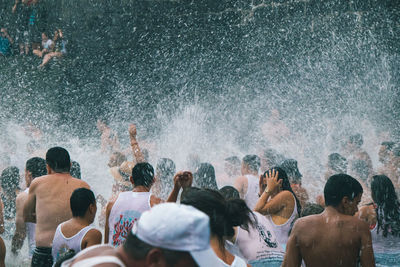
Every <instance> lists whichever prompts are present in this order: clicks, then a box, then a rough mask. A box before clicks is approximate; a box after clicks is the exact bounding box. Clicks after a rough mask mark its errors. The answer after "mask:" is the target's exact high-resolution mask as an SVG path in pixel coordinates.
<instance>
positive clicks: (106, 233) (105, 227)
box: [104, 201, 115, 244]
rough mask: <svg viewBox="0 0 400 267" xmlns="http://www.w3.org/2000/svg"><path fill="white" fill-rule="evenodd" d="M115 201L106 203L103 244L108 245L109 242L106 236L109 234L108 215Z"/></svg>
mask: <svg viewBox="0 0 400 267" xmlns="http://www.w3.org/2000/svg"><path fill="white" fill-rule="evenodd" d="M114 203H115V201H111V202H108V204H107V207H106V224H105V226H104V244H108V242H109V240H108V236H109V235H110V233H109V229H108V227H109V222H108V220H109V218H110V213H111V209H112V207H113V206H114Z"/></svg>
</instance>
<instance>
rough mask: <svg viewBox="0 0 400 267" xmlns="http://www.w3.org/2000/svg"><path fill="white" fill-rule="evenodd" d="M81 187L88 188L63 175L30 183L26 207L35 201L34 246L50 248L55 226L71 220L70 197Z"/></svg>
mask: <svg viewBox="0 0 400 267" xmlns="http://www.w3.org/2000/svg"><path fill="white" fill-rule="evenodd" d="M81 187H85V188H90V187H89V185H88V184H87V183H86V182H84V181H82V180H79V179H76V178H73V177H72V176H70V175H69V174H65V173H56V174H51V175H46V176H42V177H39V178H36V179H35V180H34V181H33V182H32V184H31V186H30V190H29V197H28V201H27V202H29V203H27V205H32V201H35V200H36V202H35V206H34V211H35V212H36V246H42V247H51V245H52V244H51V243H52V241H53V237H54V233H55V231H56V228H57V226H58V225H59V224H60V223H62V222H64V221H67V220H69V219H71V218H72V212H71V207H70V197H71V195H72V192H73V191H74V190H75V189H77V188H81ZM27 205H25V209H24V212H25V211H27ZM28 210H29V207H28ZM24 215H25V214H24Z"/></svg>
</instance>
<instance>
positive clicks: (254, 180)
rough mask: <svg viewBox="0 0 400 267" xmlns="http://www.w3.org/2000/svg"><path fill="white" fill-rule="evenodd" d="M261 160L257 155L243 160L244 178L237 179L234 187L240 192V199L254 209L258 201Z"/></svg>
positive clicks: (248, 156)
mask: <svg viewBox="0 0 400 267" xmlns="http://www.w3.org/2000/svg"><path fill="white" fill-rule="evenodd" d="M259 169H260V158H259V157H258V156H256V155H246V156H245V157H244V158H243V159H242V169H241V172H242V176H240V177H239V178H237V179H236V181H235V184H234V187H235V188H236V189H237V190H238V191H239V194H240V198H242V199H244V201H245V202H246V204H247V206H248V207H249V208H250V209H253V208H254V207H255V205H256V203H257V201H258V198H259V196H258V194H259V191H260V190H259V181H260V179H259V177H258V170H259Z"/></svg>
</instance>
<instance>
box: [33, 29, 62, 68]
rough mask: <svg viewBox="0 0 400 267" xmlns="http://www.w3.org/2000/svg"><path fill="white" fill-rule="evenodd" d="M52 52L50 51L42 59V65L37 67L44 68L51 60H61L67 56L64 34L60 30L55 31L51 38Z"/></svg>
mask: <svg viewBox="0 0 400 267" xmlns="http://www.w3.org/2000/svg"><path fill="white" fill-rule="evenodd" d="M53 46H54V51H50V52H49V53H47V54H46V55H45V56H44V57H43V61H42V64H40V65H39V67H41V68H42V67H44V66H45V65H47V64H48V63H49V61H50V60H51V59H52V58H62V57H63V56H64V55H65V54H67V41H66V40H65V39H64V34H63V32H62V30H61V29H57V30H56V31H55V33H54V37H53Z"/></svg>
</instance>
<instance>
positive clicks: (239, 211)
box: [181, 188, 255, 243]
mask: <svg viewBox="0 0 400 267" xmlns="http://www.w3.org/2000/svg"><path fill="white" fill-rule="evenodd" d="M181 203H182V204H186V205H191V206H193V207H195V208H196V209H198V210H200V211H202V212H204V213H205V214H207V215H208V216H209V217H210V228H211V234H212V235H214V236H216V237H217V238H218V239H219V241H220V242H221V243H223V241H224V237H228V238H230V237H232V236H234V234H235V230H234V228H233V227H234V226H240V227H242V228H243V229H245V230H247V231H248V230H249V225H253V221H255V217H254V214H253V213H252V211H251V210H250V209H249V208H248V207H247V205H246V203H245V202H244V201H243V200H242V199H229V200H226V199H225V198H224V197H223V196H222V195H221V194H220V193H219V192H218V191H215V190H211V189H199V188H188V189H187V190H186V192H185V194H182V199H181ZM251 217H253V218H251Z"/></svg>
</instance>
